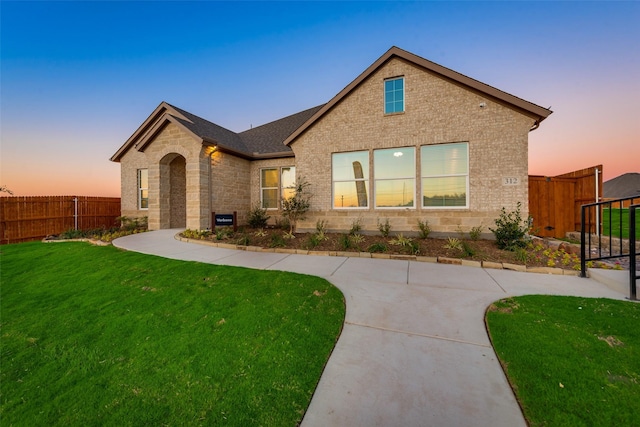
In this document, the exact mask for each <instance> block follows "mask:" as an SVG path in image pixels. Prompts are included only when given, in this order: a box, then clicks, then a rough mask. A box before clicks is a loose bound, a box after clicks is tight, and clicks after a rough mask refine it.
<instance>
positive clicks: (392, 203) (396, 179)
mask: <svg viewBox="0 0 640 427" xmlns="http://www.w3.org/2000/svg"><path fill="white" fill-rule="evenodd" d="M373 174H374V186H375V207H376V208H413V207H415V194H416V149H415V148H414V147H404V148H390V149H384V150H375V151H374V152H373Z"/></svg>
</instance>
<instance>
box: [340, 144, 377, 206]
mask: <svg viewBox="0 0 640 427" xmlns="http://www.w3.org/2000/svg"><path fill="white" fill-rule="evenodd" d="M331 169H332V181H333V207H334V208H336V209H342V208H344V209H347V208H366V207H368V206H369V196H368V194H369V153H368V152H367V151H355V152H352V153H334V154H333V156H332V158H331Z"/></svg>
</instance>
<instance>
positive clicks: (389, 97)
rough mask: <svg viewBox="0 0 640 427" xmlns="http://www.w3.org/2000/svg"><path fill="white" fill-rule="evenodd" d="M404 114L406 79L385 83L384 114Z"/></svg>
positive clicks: (400, 78) (390, 80)
mask: <svg viewBox="0 0 640 427" xmlns="http://www.w3.org/2000/svg"><path fill="white" fill-rule="evenodd" d="M402 112H404V77H399V78H396V79H389V80H385V81H384V113H385V114H393V113H402Z"/></svg>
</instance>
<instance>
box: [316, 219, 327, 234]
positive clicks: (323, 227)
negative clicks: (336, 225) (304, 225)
mask: <svg viewBox="0 0 640 427" xmlns="http://www.w3.org/2000/svg"><path fill="white" fill-rule="evenodd" d="M316 232H317V233H323V234H324V233H326V232H327V221H325V220H323V219H319V220H318V221H316Z"/></svg>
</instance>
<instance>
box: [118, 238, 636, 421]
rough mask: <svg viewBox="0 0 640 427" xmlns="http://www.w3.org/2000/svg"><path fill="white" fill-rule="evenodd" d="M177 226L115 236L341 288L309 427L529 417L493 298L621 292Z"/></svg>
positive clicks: (561, 279)
mask: <svg viewBox="0 0 640 427" xmlns="http://www.w3.org/2000/svg"><path fill="white" fill-rule="evenodd" d="M179 231H180V230H161V231H153V232H148V233H142V234H135V235H131V236H127V237H122V238H120V239H117V240H115V241H114V242H113V244H114V246H116V247H119V248H122V249H126V250H130V251H136V252H142V253H146V254H152V255H158V256H162V257H166V258H173V259H181V260H193V261H200V262H206V263H211V264H221V265H233V266H242V267H249V268H255V269H265V270H283V271H291V272H296V273H305V274H312V275H315V276H320V277H323V278H325V279H327V280H328V281H330V282H331V283H333V284H334V285H335V286H337V287H338V288H339V289H340V290H341V291H342V293H343V294H344V297H345V300H346V305H347V311H346V318H345V324H344V329H343V331H342V334H341V335H340V338H339V340H338V343H337V344H336V347H335V349H334V350H333V353H332V354H331V357H330V359H329V362H328V363H327V366H326V368H325V370H324V372H323V374H322V377H321V379H320V383H319V384H318V388H317V389H316V391H315V393H314V395H313V398H312V400H311V404H310V406H309V408H308V410H307V413H306V414H305V416H304V419H303V422H302V426H304V427H312V426H322V427H325V426H349V427H357V426H367V427H369V426H385V427H391V426H494V427H495V426H508V427H515V426H526V422H525V420H524V417H523V416H522V412H521V411H520V407H519V406H518V403H517V402H516V399H515V397H514V395H513V392H512V390H511V388H510V386H509V384H508V382H507V380H506V377H505V375H504V373H503V371H502V368H501V367H500V363H499V361H498V359H497V357H496V355H495V353H494V351H493V349H492V347H491V343H490V341H489V337H488V335H487V332H486V330H485V325H484V313H485V310H486V308H487V307H488V306H489V304H491V303H492V302H493V301H495V300H497V299H500V298H504V297H508V296H516V295H526V294H555V295H576V296H585V297H605V298H614V299H624V297H625V295H623V294H622V293H618V292H615V291H613V290H611V289H610V288H608V287H606V286H605V285H602V284H600V283H598V282H596V281H594V280H591V279H583V278H578V277H572V276H557V275H543V274H534V273H519V272H514V271H507V270H492V269H482V268H475V267H464V266H452V265H443V264H431V263H421V262H415V261H399V260H381V259H367V258H346V257H328V256H308V255H289V254H280V253H264V252H246V251H237V250H230V249H222V248H215V247H211V246H206V245H199V244H191V243H185V242H180V241H178V240H175V239H174V236H175V234H176V233H178V232H179Z"/></svg>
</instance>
